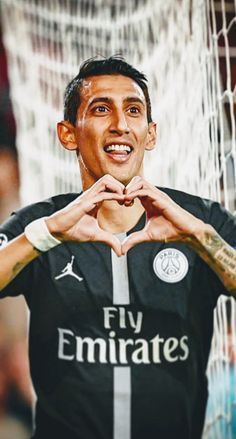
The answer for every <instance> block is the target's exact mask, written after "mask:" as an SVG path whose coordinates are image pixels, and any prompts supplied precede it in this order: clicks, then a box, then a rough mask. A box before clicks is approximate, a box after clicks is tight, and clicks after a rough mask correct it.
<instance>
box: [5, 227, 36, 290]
mask: <svg viewBox="0 0 236 439" xmlns="http://www.w3.org/2000/svg"><path fill="white" fill-rule="evenodd" d="M39 255H40V252H39V251H38V250H36V249H35V248H34V247H33V246H32V244H31V243H30V242H29V241H28V239H27V238H26V237H25V235H24V233H22V234H21V235H19V236H18V237H17V238H15V239H13V240H12V241H10V242H9V244H8V245H7V246H6V247H3V248H2V249H1V250H0V290H2V289H3V288H4V287H6V286H7V285H8V284H9V283H10V282H11V281H12V280H13V279H14V278H15V277H16V276H17V274H18V273H20V272H21V270H23V268H24V267H26V265H28V264H29V263H30V262H31V261H33V260H34V259H35V258H37V257H38V256H39Z"/></svg>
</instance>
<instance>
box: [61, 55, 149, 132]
mask: <svg viewBox="0 0 236 439" xmlns="http://www.w3.org/2000/svg"><path fill="white" fill-rule="evenodd" d="M99 75H123V76H128V77H129V78H131V79H133V80H134V81H135V82H136V83H137V84H138V85H139V87H140V88H141V89H142V91H143V94H144V96H145V100H146V104H147V120H148V122H152V116H151V101H150V97H149V92H148V87H147V84H146V82H147V78H146V76H145V75H144V74H143V73H141V72H139V71H138V70H137V69H135V68H134V67H133V66H131V65H130V64H128V63H127V62H126V61H125V60H124V58H123V57H121V56H118V55H114V56H110V57H109V58H102V59H97V57H94V58H89V59H88V60H86V61H85V62H83V64H82V65H81V67H80V71H79V73H78V75H77V76H75V77H74V78H73V79H72V81H70V82H69V84H68V85H67V87H66V90H65V95H64V119H65V120H68V121H69V122H70V123H72V124H73V125H75V123H76V114H77V110H78V107H79V105H80V89H81V86H82V82H83V79H84V78H87V77H89V76H99Z"/></svg>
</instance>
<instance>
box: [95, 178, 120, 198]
mask: <svg viewBox="0 0 236 439" xmlns="http://www.w3.org/2000/svg"><path fill="white" fill-rule="evenodd" d="M94 186H95V188H96V189H98V190H99V192H100V191H111V192H116V193H119V194H123V192H124V189H125V186H124V185H123V184H122V183H121V182H120V181H118V180H116V179H115V178H114V177H112V176H111V175H108V174H107V175H104V176H103V177H102V178H100V179H99V180H98V181H97V182H96V183H95V185H94Z"/></svg>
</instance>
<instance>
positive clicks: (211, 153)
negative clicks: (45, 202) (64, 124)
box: [1, 0, 236, 439]
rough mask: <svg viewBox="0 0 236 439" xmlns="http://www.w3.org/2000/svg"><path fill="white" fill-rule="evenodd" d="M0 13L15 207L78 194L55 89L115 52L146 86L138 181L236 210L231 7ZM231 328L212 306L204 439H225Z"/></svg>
mask: <svg viewBox="0 0 236 439" xmlns="http://www.w3.org/2000/svg"><path fill="white" fill-rule="evenodd" d="M1 16H2V27H3V37H4V43H5V47H6V50H7V55H8V64H9V77H10V84H11V95H12V101H13V107H14V113H15V117H16V122H17V147H18V151H19V159H20V170H21V198H22V203H23V204H28V203H30V202H33V201H37V200H38V199H42V198H45V197H48V196H51V195H52V194H57V193H63V192H69V191H79V190H80V187H81V182H80V178H79V170H78V165H77V162H76V157H75V155H73V154H71V153H68V152H65V151H64V149H63V148H61V146H60V145H59V142H58V141H57V138H56V130H55V126H56V122H57V121H59V120H61V119H62V118H63V115H62V109H63V91H64V88H65V85H66V84H67V83H68V82H69V80H71V78H72V77H73V76H75V75H76V74H77V73H78V68H79V65H80V63H81V62H82V61H83V60H85V59H86V58H90V57H92V56H95V55H102V56H110V55H112V54H121V55H123V56H124V57H125V58H126V59H127V61H128V62H130V63H132V64H133V65H135V66H136V67H137V68H139V69H140V70H142V71H143V72H144V73H146V74H147V77H148V80H149V88H150V95H151V98H152V106H153V118H154V120H156V121H157V122H158V144H157V148H156V150H155V151H153V152H151V153H150V154H148V156H147V158H146V176H147V177H148V179H149V180H150V181H152V182H153V183H155V184H157V185H159V186H168V187H174V188H176V189H181V190H184V191H187V192H191V193H194V194H197V195H200V196H204V197H207V198H211V199H215V200H219V201H221V202H222V203H224V204H225V206H226V207H227V208H228V209H229V210H231V211H232V212H234V211H236V190H235V187H236V143H235V119H234V106H235V90H234V89H233V87H234V84H233V75H232V71H231V70H232V69H231V59H232V56H234V57H235V56H236V47H235V46H234V47H232V44H230V41H231V40H230V38H231V34H232V33H233V32H234V33H235V30H236V3H235V0H234V1H225V0H221V1H213V0H174V1H173V0H165V1H162V0H50V1H46V0H1ZM219 60H221V61H222V60H223V62H224V68H223V71H224V72H225V76H224V78H223V77H222V74H221V73H220V72H221V69H220V61H219ZM235 331H236V319H235V305H234V302H233V301H231V300H229V299H226V298H223V299H222V300H221V301H220V303H219V306H218V308H217V311H216V314H215V336H214V340H213V348H212V352H211V358H210V361H209V367H208V375H209V381H210V395H211V397H210V402H209V408H208V415H207V421H206V426H205V437H206V438H208V439H217V438H218V437H219V439H222V438H230V437H231V436H230V433H225V432H224V435H225V436H223V435H222V430H221V428H223V427H221V426H220V425H219V423H217V422H216V420H217V419H218V418H221V417H223V418H225V419H227V420H228V421H230V419H231V412H232V407H233V404H234V401H233V400H231V399H230V397H229V388H230V385H232V382H230V380H231V379H234V376H235V374H234V372H233V373H232V370H233V369H234V363H233V358H234V360H236V346H235V345H236V337H235ZM229 334H230V338H229ZM232 377H233V378H232ZM217 383H218V384H219V385H217ZM220 383H222V385H221V384H220ZM235 388H236V387H235ZM216 425H217V427H216ZM214 426H215V430H213V428H214ZM227 434H228V435H227Z"/></svg>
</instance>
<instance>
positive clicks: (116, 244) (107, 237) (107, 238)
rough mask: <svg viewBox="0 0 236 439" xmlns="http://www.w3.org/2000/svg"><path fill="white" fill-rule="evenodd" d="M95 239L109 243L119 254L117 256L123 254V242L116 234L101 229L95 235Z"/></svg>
mask: <svg viewBox="0 0 236 439" xmlns="http://www.w3.org/2000/svg"><path fill="white" fill-rule="evenodd" d="M94 241H99V242H103V243H104V244H107V245H109V246H110V247H111V248H112V249H113V250H114V252H115V253H116V254H117V256H121V255H122V251H121V243H120V241H119V239H118V238H117V237H116V236H114V235H112V233H109V232H105V231H104V230H100V231H99V233H97V234H96V235H94Z"/></svg>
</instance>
